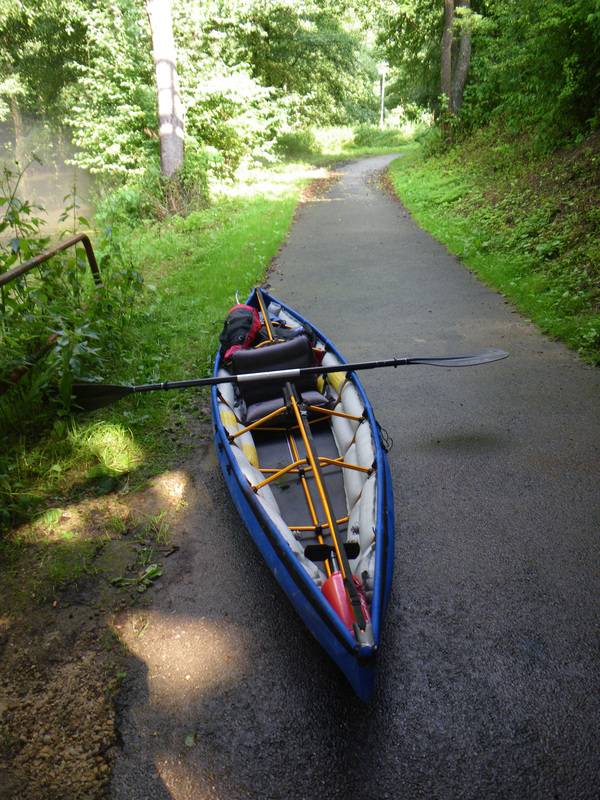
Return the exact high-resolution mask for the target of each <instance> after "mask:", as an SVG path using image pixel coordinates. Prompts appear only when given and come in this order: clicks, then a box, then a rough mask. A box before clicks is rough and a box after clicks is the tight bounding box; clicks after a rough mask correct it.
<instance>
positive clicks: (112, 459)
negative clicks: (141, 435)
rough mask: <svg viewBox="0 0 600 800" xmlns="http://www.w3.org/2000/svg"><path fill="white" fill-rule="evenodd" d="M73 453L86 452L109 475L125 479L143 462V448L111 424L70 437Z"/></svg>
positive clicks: (125, 432)
mask: <svg viewBox="0 0 600 800" xmlns="http://www.w3.org/2000/svg"><path fill="white" fill-rule="evenodd" d="M71 437H72V441H73V446H74V449H78V450H80V451H82V454H83V453H85V452H87V453H88V454H89V456H90V458H93V459H94V460H95V461H96V462H97V465H98V466H99V467H100V468H102V469H104V470H105V471H106V472H109V473H112V474H114V475H123V474H124V473H127V472H132V471H133V470H134V469H135V468H136V467H137V466H139V464H140V463H141V462H142V460H143V451H142V448H141V447H140V446H139V445H138V444H137V443H136V441H135V440H134V439H133V436H132V435H131V432H130V431H129V430H127V429H126V428H124V427H123V425H119V424H116V423H111V422H96V423H94V424H92V425H90V426H89V427H85V428H78V429H75V430H74V431H73V432H72V433H71Z"/></svg>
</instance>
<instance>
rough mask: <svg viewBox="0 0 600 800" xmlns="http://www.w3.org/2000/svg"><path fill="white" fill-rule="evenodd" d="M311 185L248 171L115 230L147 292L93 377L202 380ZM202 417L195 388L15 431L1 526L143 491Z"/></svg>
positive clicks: (202, 399)
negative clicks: (202, 202)
mask: <svg viewBox="0 0 600 800" xmlns="http://www.w3.org/2000/svg"><path fill="white" fill-rule="evenodd" d="M307 177H308V176H307V173H306V170H305V169H301V168H297V169H292V168H290V167H287V168H285V169H283V168H281V169H279V170H271V171H269V172H263V173H261V174H258V173H256V172H254V173H253V174H252V175H248V176H246V180H245V181H243V182H241V183H240V184H238V185H236V186H233V185H229V186H227V187H223V188H222V190H221V191H220V193H219V192H216V193H215V198H214V202H213V204H212V205H211V206H209V207H207V208H204V209H201V210H198V211H193V212H191V213H190V214H189V215H188V216H187V217H186V218H182V217H172V218H170V219H169V220H166V221H163V222H162V223H158V222H157V223H153V224H150V225H145V226H139V225H138V226H137V227H131V225H130V224H129V220H120V221H119V220H118V221H117V223H116V224H115V225H113V228H112V237H113V238H114V240H115V241H116V242H118V244H119V247H120V248H121V255H122V258H123V259H124V260H125V261H126V262H127V263H129V264H130V265H131V267H132V269H133V270H134V271H138V270H139V272H140V273H143V276H144V287H145V288H144V292H143V293H139V294H137V295H136V296H135V297H132V298H130V299H129V301H128V312H129V315H130V316H129V320H130V323H129V326H128V329H127V330H126V331H124V332H123V342H122V343H121V344H122V345H124V346H122V347H121V349H120V355H119V357H118V358H116V359H112V360H111V361H107V362H106V363H105V364H104V365H103V369H102V371H101V373H99V374H98V377H99V378H101V379H102V381H103V382H115V383H116V382H118V383H148V382H155V381H164V380H169V379H176V378H186V377H198V376H202V375H205V374H209V373H210V370H211V365H212V359H213V356H214V352H215V350H216V345H217V340H218V333H219V331H220V328H221V326H222V321H223V318H224V315H225V312H226V311H227V308H228V307H229V306H230V305H232V304H233V303H234V302H235V298H236V292H238V293H239V297H240V298H245V297H246V295H247V294H248V293H249V290H250V289H251V287H252V286H253V285H255V284H256V283H258V282H260V281H261V280H262V278H263V276H264V273H265V269H266V267H267V265H268V264H269V262H270V259H271V258H272V257H273V255H274V254H275V253H276V251H277V249H278V248H279V246H280V244H281V242H282V241H283V238H284V236H285V234H286V232H287V229H288V227H289V225H290V222H291V219H292V215H293V211H294V209H295V207H296V203H297V200H298V195H299V192H300V188H301V186H302V185H303V184H304V182H305V181H306V179H307ZM10 391H13V390H10ZM15 399H16V395H12V400H13V401H14V400H15ZM206 414H207V411H206V395H205V394H203V393H199V392H198V390H195V391H194V390H191V391H189V392H186V393H184V392H173V393H168V392H162V393H158V392H157V393H148V394H144V395H135V396H133V397H132V398H131V399H128V400H125V401H123V402H121V403H120V404H118V405H115V406H114V407H110V408H104V409H101V410H98V411H96V412H93V413H91V414H86V415H78V416H62V417H61V416H58V417H55V419H54V422H53V423H52V424H51V425H50V426H48V425H46V426H45V427H44V426H42V427H39V426H38V427H36V426H35V425H27V426H22V425H21V426H18V427H17V428H16V429H15V430H14V431H13V433H12V434H11V436H10V439H9V441H8V446H7V447H6V449H5V450H4V452H3V454H2V458H1V459H0V461H1V466H2V470H0V472H2V476H1V477H2V483H1V485H0V490H1V491H2V507H3V510H4V518H3V519H2V520H1V521H0V522H1V523H2V524H3V526H4V527H5V528H8V527H10V526H11V525H14V524H15V523H17V522H19V521H27V520H35V519H36V518H37V517H38V516H39V515H40V514H44V513H47V510H48V508H50V509H51V508H52V507H53V506H55V505H57V504H59V503H64V502H67V501H77V500H78V499H80V498H84V497H87V496H98V495H102V494H107V493H110V492H114V491H115V490H121V491H123V490H128V489H131V488H136V487H138V486H141V485H143V483H144V482H145V481H146V480H147V478H148V477H149V476H150V475H153V474H156V473H158V472H160V471H162V470H163V469H165V468H166V467H167V466H168V465H169V464H171V463H173V461H175V460H181V458H182V457H183V456H185V452H186V450H187V449H189V448H190V447H191V445H192V438H191V435H190V433H189V422H190V415H194V416H196V417H198V416H200V417H201V418H203V419H204V418H206ZM18 535H21V534H18Z"/></svg>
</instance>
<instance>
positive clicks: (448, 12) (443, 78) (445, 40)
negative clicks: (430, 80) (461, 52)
mask: <svg viewBox="0 0 600 800" xmlns="http://www.w3.org/2000/svg"><path fill="white" fill-rule="evenodd" d="M453 24H454V0H444V32H443V34H442V55H441V69H440V85H441V91H442V94H443V95H445V96H446V98H447V102H448V111H449V112H450V113H452V111H453V108H452V37H453V31H452V26H453Z"/></svg>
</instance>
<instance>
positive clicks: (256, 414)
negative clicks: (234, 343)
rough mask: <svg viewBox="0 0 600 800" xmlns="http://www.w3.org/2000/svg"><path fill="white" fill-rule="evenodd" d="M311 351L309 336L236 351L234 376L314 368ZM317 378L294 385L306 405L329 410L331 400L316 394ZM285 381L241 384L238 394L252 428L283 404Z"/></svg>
mask: <svg viewBox="0 0 600 800" xmlns="http://www.w3.org/2000/svg"><path fill="white" fill-rule="evenodd" d="M314 363H315V362H314V357H313V352H312V347H311V344H310V342H309V341H308V339H307V337H306V336H296V337H294V338H293V339H288V340H287V341H285V342H277V343H276V344H270V345H265V346H263V347H258V348H254V349H249V350H237V351H236V352H235V353H234V354H233V359H232V372H234V373H235V374H236V375H242V374H245V373H248V372H270V371H272V370H278V369H297V368H301V367H312V366H314ZM317 377H318V376H317V375H314V374H313V375H303V376H302V377H300V378H296V380H295V381H294V384H295V386H296V389H297V391H298V392H299V393H300V395H301V396H302V399H303V400H304V402H305V403H306V404H307V405H315V406H326V405H329V401H328V399H327V398H326V397H325V396H324V395H323V394H321V392H319V391H318V390H317ZM285 383H286V381H285V380H280V381H277V380H270V381H260V382H257V383H240V384H238V390H239V393H240V396H241V398H242V400H243V401H244V403H245V405H246V414H245V415H244V416H245V420H244V421H245V422H246V423H247V424H250V423H251V422H255V421H256V420H257V419H260V418H261V417H264V416H265V415H266V414H269V413H271V412H272V411H276V410H277V409H278V408H281V407H282V406H283V404H284V399H283V386H284V384H285Z"/></svg>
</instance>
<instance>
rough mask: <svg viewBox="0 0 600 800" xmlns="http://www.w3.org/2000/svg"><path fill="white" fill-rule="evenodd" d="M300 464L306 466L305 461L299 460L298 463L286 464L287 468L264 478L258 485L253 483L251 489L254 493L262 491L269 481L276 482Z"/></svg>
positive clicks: (303, 459)
mask: <svg viewBox="0 0 600 800" xmlns="http://www.w3.org/2000/svg"><path fill="white" fill-rule="evenodd" d="M300 464H306V459H305V458H301V459H299V460H298V461H293V462H292V463H291V464H288V465H287V467H282V468H281V469H280V470H277V472H276V473H275V474H274V475H269V477H268V478H265V479H264V481H261V482H260V483H255V484H254V485H253V486H252V489H253V490H254V491H255V492H258V490H259V489H262V487H263V486H266V485H267V484H268V483H271V481H276V480H277V478H281V476H282V475H286V474H287V473H288V472H291V471H292V470H293V469H296V467H299V466H300Z"/></svg>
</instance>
